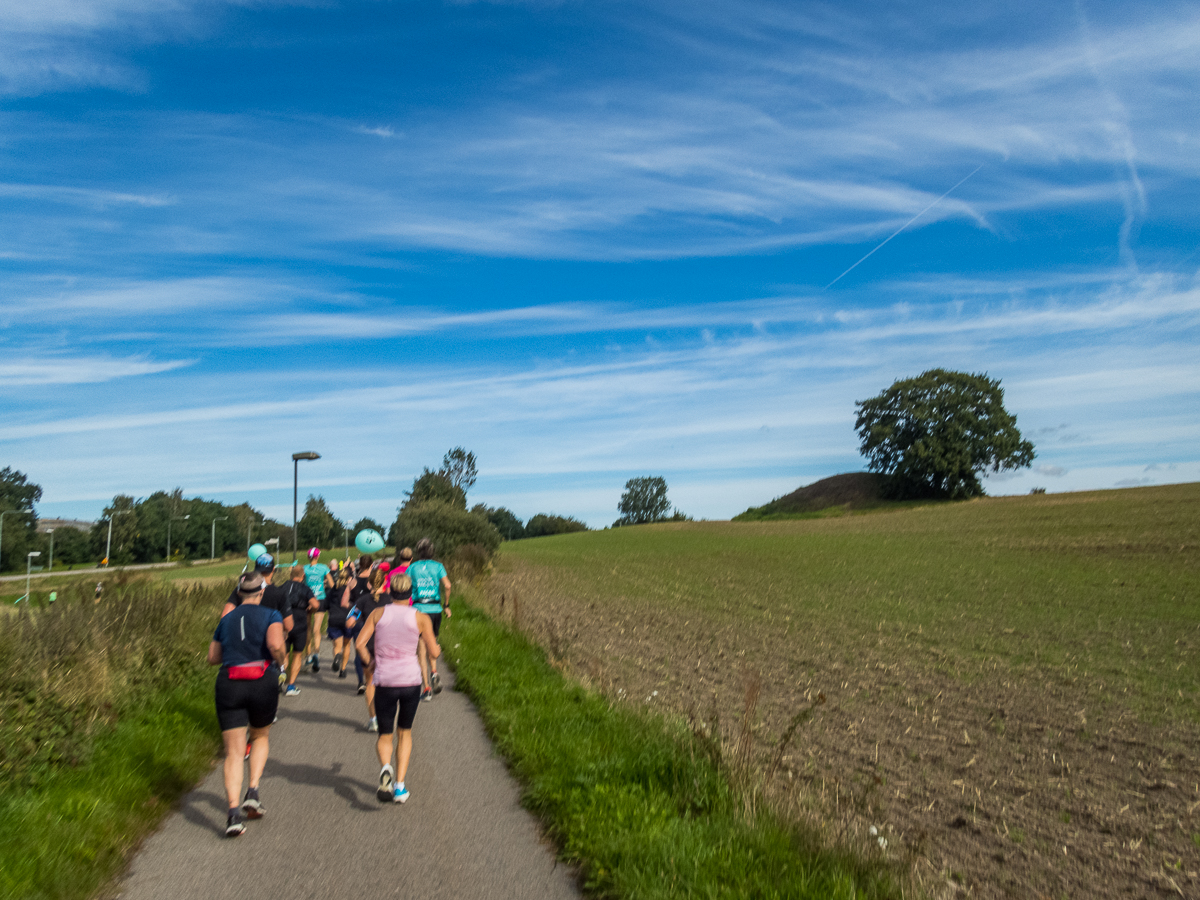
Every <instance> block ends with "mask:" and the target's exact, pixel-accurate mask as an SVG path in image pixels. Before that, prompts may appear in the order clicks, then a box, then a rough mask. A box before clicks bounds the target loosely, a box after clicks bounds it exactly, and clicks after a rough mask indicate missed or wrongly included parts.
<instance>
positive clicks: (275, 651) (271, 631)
mask: <svg viewBox="0 0 1200 900" xmlns="http://www.w3.org/2000/svg"><path fill="white" fill-rule="evenodd" d="M217 646H218V648H219V647H220V645H219V644H218V645H217ZM285 648H286V644H285V643H284V640H283V623H282V622H272V623H271V624H270V625H268V626H267V649H268V650H270V651H271V656H273V657H274V658H275V662H276V663H278V664H279V667H280V668H283V666H284V665H285V664H286V663H287V656H286V654H285V653H284V650H285ZM209 652H210V653H211V650H210V651H209Z"/></svg>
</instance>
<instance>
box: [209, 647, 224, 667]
mask: <svg viewBox="0 0 1200 900" xmlns="http://www.w3.org/2000/svg"><path fill="white" fill-rule="evenodd" d="M208 664H209V665H210V666H219V665H220V664H221V642H220V641H213V642H212V643H211V644H209V645H208Z"/></svg>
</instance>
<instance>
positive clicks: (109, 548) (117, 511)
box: [104, 509, 133, 569]
mask: <svg viewBox="0 0 1200 900" xmlns="http://www.w3.org/2000/svg"><path fill="white" fill-rule="evenodd" d="M131 512H133V510H132V509H114V510H113V511H112V512H111V513H110V514H109V516H108V543H107V544H105V545H104V568H106V569H107V568H108V560H109V557H111V556H112V523H113V519H115V518H116V517H117V516H119V515H121V514H123V513H131Z"/></svg>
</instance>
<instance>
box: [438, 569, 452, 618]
mask: <svg viewBox="0 0 1200 900" xmlns="http://www.w3.org/2000/svg"><path fill="white" fill-rule="evenodd" d="M440 586H441V589H442V609H444V610H445V611H446V618H450V579H449V578H447V577H446V576H445V575H443V576H442V581H441V585H440Z"/></svg>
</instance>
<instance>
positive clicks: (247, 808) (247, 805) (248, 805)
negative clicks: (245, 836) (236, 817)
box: [242, 788, 267, 819]
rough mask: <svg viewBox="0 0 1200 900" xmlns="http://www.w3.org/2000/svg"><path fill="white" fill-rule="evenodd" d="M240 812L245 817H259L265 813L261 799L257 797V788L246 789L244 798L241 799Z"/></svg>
mask: <svg viewBox="0 0 1200 900" xmlns="http://www.w3.org/2000/svg"><path fill="white" fill-rule="evenodd" d="M242 812H243V813H244V814H245V816H246V818H247V819H261V818H262V817H263V816H264V815H266V812H267V811H266V810H265V809H264V808H263V805H262V801H260V800H259V799H258V788H250V789H249V790H247V791H246V799H245V800H243V801H242Z"/></svg>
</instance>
